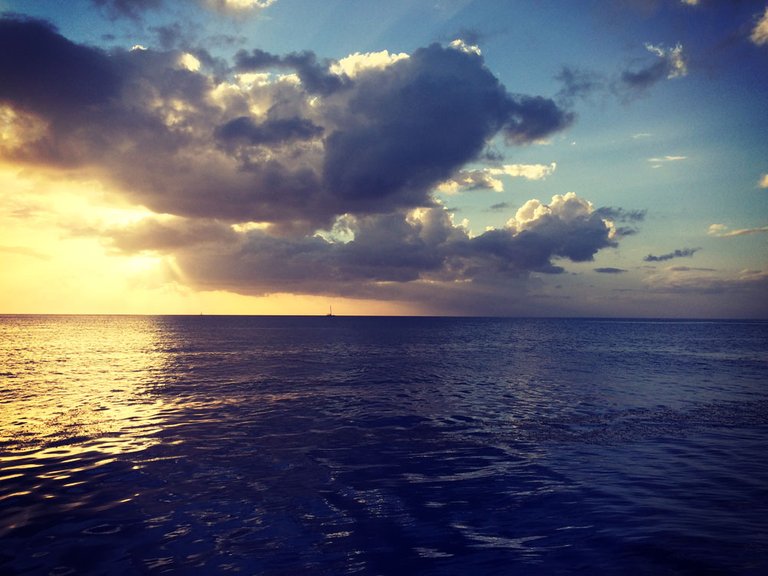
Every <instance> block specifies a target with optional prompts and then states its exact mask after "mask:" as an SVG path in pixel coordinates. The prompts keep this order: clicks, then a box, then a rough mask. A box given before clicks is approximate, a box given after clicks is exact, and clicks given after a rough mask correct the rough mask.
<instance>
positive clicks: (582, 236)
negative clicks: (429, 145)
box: [120, 197, 615, 298]
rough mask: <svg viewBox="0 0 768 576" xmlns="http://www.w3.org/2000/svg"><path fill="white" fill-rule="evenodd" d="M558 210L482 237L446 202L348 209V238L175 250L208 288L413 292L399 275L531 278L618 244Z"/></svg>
mask: <svg viewBox="0 0 768 576" xmlns="http://www.w3.org/2000/svg"><path fill="white" fill-rule="evenodd" d="M570 201H579V200H578V199H577V198H575V197H572V198H570ZM550 208H551V211H550V212H548V213H547V214H542V215H540V216H538V217H537V218H535V219H534V220H531V221H526V222H525V223H524V229H522V230H521V229H516V228H504V229H496V230H489V231H487V232H485V233H483V234H481V235H480V236H476V237H472V236H470V235H469V233H468V231H467V230H465V229H463V228H461V227H457V226H455V225H454V224H453V222H452V220H451V216H450V213H449V212H448V211H447V210H444V209H443V208H430V209H426V210H422V211H421V213H420V216H419V217H418V218H414V217H411V216H408V215H407V214H405V213H402V212H393V213H389V214H379V215H370V216H363V217H357V218H351V217H350V218H349V219H348V221H347V223H346V226H347V228H348V230H349V231H350V232H351V233H352V234H353V236H354V238H353V239H352V240H351V241H349V242H346V243H345V242H335V241H331V240H326V239H324V238H321V237H318V236H314V237H302V238H289V237H275V236H274V235H271V234H270V233H268V232H267V231H262V230H254V231H251V232H247V233H245V234H243V235H242V236H241V238H240V241H239V242H238V243H237V244H231V243H229V244H227V245H222V246H221V247H219V248H218V249H217V250H215V251H209V250H205V249H197V248H191V249H181V250H179V251H177V252H176V253H175V254H176V258H177V261H178V262H179V264H180V265H181V266H182V268H183V269H185V270H187V271H190V273H191V274H192V276H193V280H194V281H195V282H198V283H199V285H200V286H201V287H202V286H211V285H216V286H225V287H227V288H228V289H231V290H237V291H240V292H246V293H260V294H262V293H269V292H274V291H280V290H284V289H285V287H286V285H287V283H288V282H290V286H291V290H292V291H294V292H297V293H341V294H343V295H346V296H356V297H379V298H386V297H389V295H391V294H393V293H395V292H396V293H397V294H398V295H399V296H402V295H404V294H405V293H406V292H407V290H406V289H398V290H395V291H394V292H393V288H392V286H391V284H392V283H397V284H402V283H412V282H416V283H417V284H419V283H420V282H424V281H426V282H449V283H451V282H470V283H475V284H484V285H499V286H503V285H505V284H506V283H508V282H510V281H512V280H514V281H525V280H526V279H527V278H528V277H529V276H530V274H531V273H533V272H538V273H546V274H557V273H561V272H563V271H564V268H563V267H562V266H560V265H559V264H557V263H555V260H563V259H565V260H570V261H590V260H592V259H593V256H594V255H595V254H596V253H597V252H598V251H599V250H601V249H603V248H607V247H611V246H615V242H614V241H613V240H612V239H611V238H610V228H609V227H608V226H607V225H606V224H605V223H604V222H603V221H602V220H601V219H600V218H599V217H596V216H595V213H594V212H592V213H588V212H580V213H574V211H573V210H571V209H562V208H563V205H562V203H561V204H560V205H559V206H558V205H557V203H556V202H553V204H552V205H551V206H550ZM566 208H568V207H566ZM571 208H572V207H571ZM139 245H141V246H145V244H139ZM120 246H121V247H124V246H125V243H121V244H120Z"/></svg>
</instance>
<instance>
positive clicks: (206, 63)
mask: <svg viewBox="0 0 768 576" xmlns="http://www.w3.org/2000/svg"><path fill="white" fill-rule="evenodd" d="M0 26H2V28H1V29H2V31H3V33H2V34H0V48H2V50H0V101H2V102H5V103H9V104H10V105H11V106H13V107H14V108H17V109H19V110H26V111H29V112H31V113H34V114H35V115H37V116H38V117H39V118H41V119H42V120H43V121H45V122H47V123H48V124H47V127H46V128H45V130H44V133H42V134H41V135H38V134H36V133H33V132H31V131H26V132H25V134H26V136H25V137H24V138H26V140H25V141H24V142H23V143H21V144H18V145H15V146H16V147H15V148H13V149H11V150H7V154H8V156H9V157H14V158H15V159H17V160H20V161H26V162H31V163H35V162H42V163H49V164H56V165H66V166H70V167H84V166H89V167H93V168H94V169H96V170H97V171H98V173H99V174H100V175H101V176H100V177H104V178H107V179H109V180H111V181H112V182H113V183H114V184H116V185H117V186H118V187H119V188H120V189H121V190H122V191H123V192H124V193H125V194H126V195H127V196H128V197H129V198H131V199H133V200H134V201H136V202H137V203H140V204H143V205H145V206H147V207H149V208H151V209H153V210H156V211H159V212H163V213H168V214H175V215H179V216H185V217H204V218H220V219H228V220H231V221H249V220H253V221H262V222H271V223H273V224H276V225H279V226H280V227H281V229H282V233H287V232H288V231H290V230H293V231H302V232H304V233H306V232H308V231H311V230H312V229H315V228H317V227H325V226H329V225H330V224H331V223H332V222H333V219H334V218H335V217H336V216H338V215H341V214H345V213H353V214H373V213H384V212H388V211H393V210H399V209H407V208H414V207H418V206H429V205H432V204H433V202H434V200H433V198H432V196H431V189H432V188H433V187H434V186H435V185H437V184H438V183H439V182H441V181H443V180H445V179H446V178H448V177H449V176H450V175H451V174H453V173H454V172H455V171H456V170H458V169H460V168H461V167H462V166H463V165H464V164H465V163H467V162H469V161H471V160H474V159H476V158H478V157H479V156H481V154H482V153H483V151H484V150H487V145H488V143H489V141H490V140H491V139H492V138H493V137H494V136H495V135H496V134H497V133H499V132H501V133H502V134H503V135H504V136H505V137H506V138H507V140H508V141H509V142H510V143H515V144H524V143H528V142H532V141H535V140H538V139H541V138H543V137H546V136H547V135H550V134H552V133H553V132H556V131H558V130H561V129H563V128H565V127H566V126H567V125H568V124H569V123H570V121H571V117H570V116H569V115H568V114H567V113H566V112H564V111H563V110H561V109H560V108H558V107H557V105H556V104H555V103H554V102H553V101H551V100H548V99H545V98H542V97H531V96H513V95H511V94H509V93H508V92H507V91H506V89H505V88H504V86H502V85H501V84H500V83H499V81H498V80H497V78H496V77H495V76H494V75H493V74H492V73H491V72H490V71H489V70H488V69H487V68H486V67H485V65H484V63H483V59H482V57H480V56H479V55H476V54H468V53H465V52H462V51H460V50H457V49H452V48H444V47H441V46H439V45H437V44H434V45H432V46H429V47H427V48H423V49H419V50H416V51H415V52H414V53H413V54H412V55H411V56H410V57H409V58H405V59H401V60H398V61H396V62H394V63H391V64H390V65H388V66H386V67H383V68H382V67H374V68H371V69H368V70H365V71H364V72H363V73H360V74H359V75H357V76H355V77H354V78H349V77H347V76H346V75H344V74H342V73H338V74H337V73H332V72H331V69H330V67H329V64H330V63H329V62H322V63H320V62H319V61H318V59H317V58H316V57H315V55H314V54H312V53H308V52H302V53H294V54H289V55H287V56H275V55H271V54H268V53H266V52H263V51H259V50H253V51H251V52H249V53H245V52H239V53H238V55H237V56H236V62H235V70H234V71H244V70H263V69H266V68H274V67H277V68H284V69H286V70H287V71H293V72H295V73H296V74H297V75H298V77H299V82H298V83H297V82H295V81H288V80H285V81H283V80H280V78H279V77H274V76H272V77H271V80H269V81H265V82H263V83H261V84H255V85H253V86H250V87H245V86H244V85H243V86H240V87H236V88H233V86H234V85H232V84H228V82H229V81H231V80H230V79H223V80H222V79H219V77H220V71H221V64H220V63H219V62H218V61H215V60H214V59H212V58H210V57H209V56H208V54H207V52H205V51H204V50H197V51H194V52H193V54H189V53H184V52H182V51H179V50H166V51H153V50H133V51H130V52H128V51H124V50H113V51H112V52H109V53H106V52H102V51H100V50H97V49H94V48H90V47H87V46H81V45H77V44H74V43H72V42H70V41H69V40H67V39H66V38H64V37H62V36H61V35H60V34H59V33H58V32H57V31H56V30H54V29H53V28H52V27H50V26H48V25H46V24H44V23H42V22H37V21H29V20H20V19H13V18H11V19H3V20H2V21H0ZM211 71H215V72H216V75H212V74H211ZM254 109H261V110H263V112H262V113H260V114H258V115H254V113H253V110H254ZM321 137H322V139H321ZM217 142H218V146H217V145H216V143H217ZM7 148H8V146H7V145H6V149H7Z"/></svg>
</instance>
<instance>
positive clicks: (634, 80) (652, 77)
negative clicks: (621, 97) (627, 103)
mask: <svg viewBox="0 0 768 576" xmlns="http://www.w3.org/2000/svg"><path fill="white" fill-rule="evenodd" d="M667 74H669V65H668V64H667V62H666V61H665V60H658V61H656V62H654V63H652V64H650V65H648V66H646V67H645V68H640V69H639V70H625V71H624V72H622V74H621V82H622V84H623V85H624V86H626V87H627V88H630V89H632V90H638V91H641V90H645V89H646V88H648V87H650V86H653V85H654V84H656V83H657V82H658V81H659V80H663V79H664V78H666V76H667Z"/></svg>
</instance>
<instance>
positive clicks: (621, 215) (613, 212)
mask: <svg viewBox="0 0 768 576" xmlns="http://www.w3.org/2000/svg"><path fill="white" fill-rule="evenodd" d="M595 212H596V213H597V214H599V215H600V217H601V218H603V220H605V221H606V222H608V223H609V225H610V226H611V231H612V232H611V233H612V236H613V237H614V238H621V237H624V236H632V235H634V234H637V231H638V230H637V226H636V225H637V224H639V223H640V222H642V221H644V220H645V216H646V210H625V209H623V208H617V207H615V206H603V207H602V208H598V209H597V210H596V211H595ZM616 223H620V224H628V225H627V226H616Z"/></svg>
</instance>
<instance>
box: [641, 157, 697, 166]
mask: <svg viewBox="0 0 768 576" xmlns="http://www.w3.org/2000/svg"><path fill="white" fill-rule="evenodd" d="M683 160H688V157H687V156H679V155H669V154H668V155H666V156H654V157H653V158H648V162H650V163H651V168H661V167H662V166H663V165H664V164H669V163H671V162H682V161H683Z"/></svg>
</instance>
